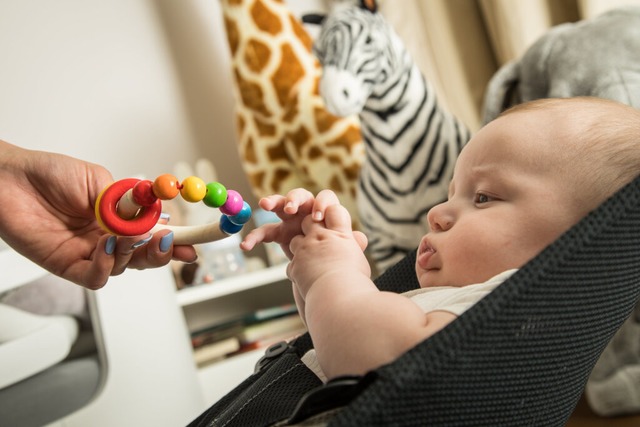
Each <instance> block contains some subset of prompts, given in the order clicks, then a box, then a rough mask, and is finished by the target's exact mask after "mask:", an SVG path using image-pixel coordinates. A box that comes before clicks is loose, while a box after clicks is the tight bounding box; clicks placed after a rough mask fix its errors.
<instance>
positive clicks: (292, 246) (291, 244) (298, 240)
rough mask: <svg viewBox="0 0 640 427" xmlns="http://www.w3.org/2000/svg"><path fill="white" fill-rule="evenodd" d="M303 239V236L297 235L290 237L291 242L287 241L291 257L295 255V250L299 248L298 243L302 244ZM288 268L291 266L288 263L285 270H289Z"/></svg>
mask: <svg viewBox="0 0 640 427" xmlns="http://www.w3.org/2000/svg"><path fill="white" fill-rule="evenodd" d="M303 239H304V236H302V235H297V236H296V237H294V238H293V239H291V242H289V251H290V252H291V255H292V258H294V257H295V256H296V251H297V250H298V249H299V248H300V245H302V241H303ZM290 268H291V265H289V267H288V269H287V272H289V269H290Z"/></svg>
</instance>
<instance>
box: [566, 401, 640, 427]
mask: <svg viewBox="0 0 640 427" xmlns="http://www.w3.org/2000/svg"><path fill="white" fill-rule="evenodd" d="M639 426H640V414H638V415H632V416H624V417H612V418H602V417H599V416H597V415H596V414H594V413H593V412H592V411H591V409H589V406H588V405H587V402H586V401H585V399H584V397H583V398H582V399H580V402H578V406H577V407H576V410H575V412H574V413H573V415H572V416H571V418H570V419H569V422H568V423H567V425H566V427H639Z"/></svg>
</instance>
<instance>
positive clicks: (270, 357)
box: [253, 341, 291, 374]
mask: <svg viewBox="0 0 640 427" xmlns="http://www.w3.org/2000/svg"><path fill="white" fill-rule="evenodd" d="M289 348H291V346H290V345H289V344H288V343H287V342H285V341H280V342H278V343H275V344H273V345H271V346H269V348H267V350H266V351H265V352H264V356H262V357H261V358H260V360H258V361H257V362H256V367H255V369H254V370H253V373H254V374H256V373H258V372H260V371H261V370H263V369H264V368H266V367H267V366H269V365H270V364H271V362H273V361H274V360H275V359H276V358H278V357H279V356H280V355H281V354H282V353H284V352H285V351H287V350H288V349H289Z"/></svg>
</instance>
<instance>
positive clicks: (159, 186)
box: [153, 173, 180, 200]
mask: <svg viewBox="0 0 640 427" xmlns="http://www.w3.org/2000/svg"><path fill="white" fill-rule="evenodd" d="M179 192H180V182H179V181H178V178H176V177H175V176H173V175H171V174H170V173H165V174H164V175H160V176H159V177H157V178H156V179H155V181H153V194H155V195H156V197H158V199H160V200H171V199H173V198H175V197H176V196H177V195H178V193H179Z"/></svg>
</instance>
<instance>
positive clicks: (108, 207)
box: [96, 178, 162, 236]
mask: <svg viewBox="0 0 640 427" xmlns="http://www.w3.org/2000/svg"><path fill="white" fill-rule="evenodd" d="M139 181H140V180H139V179H135V178H127V179H122V180H120V181H116V182H114V183H113V184H111V185H110V186H109V187H107V188H106V189H105V190H104V191H103V192H102V194H101V196H100V200H99V203H98V209H96V213H97V214H98V215H99V218H98V219H99V221H102V223H103V224H104V225H105V227H107V228H108V229H109V230H108V231H110V232H111V233H114V234H118V235H120V236H139V235H141V234H144V233H146V232H147V231H149V230H151V229H152V228H153V226H154V225H156V223H157V222H158V219H159V218H160V214H161V213H162V202H161V201H160V199H158V200H156V201H155V203H153V204H152V205H151V206H145V207H143V208H141V210H140V213H139V214H138V215H137V216H136V217H135V218H133V219H122V218H120V217H119V216H118V213H117V211H116V208H117V205H118V201H120V199H121V198H122V196H124V194H125V193H126V192H127V191H129V189H131V188H133V186H134V185H136V183H137V182H139Z"/></svg>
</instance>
